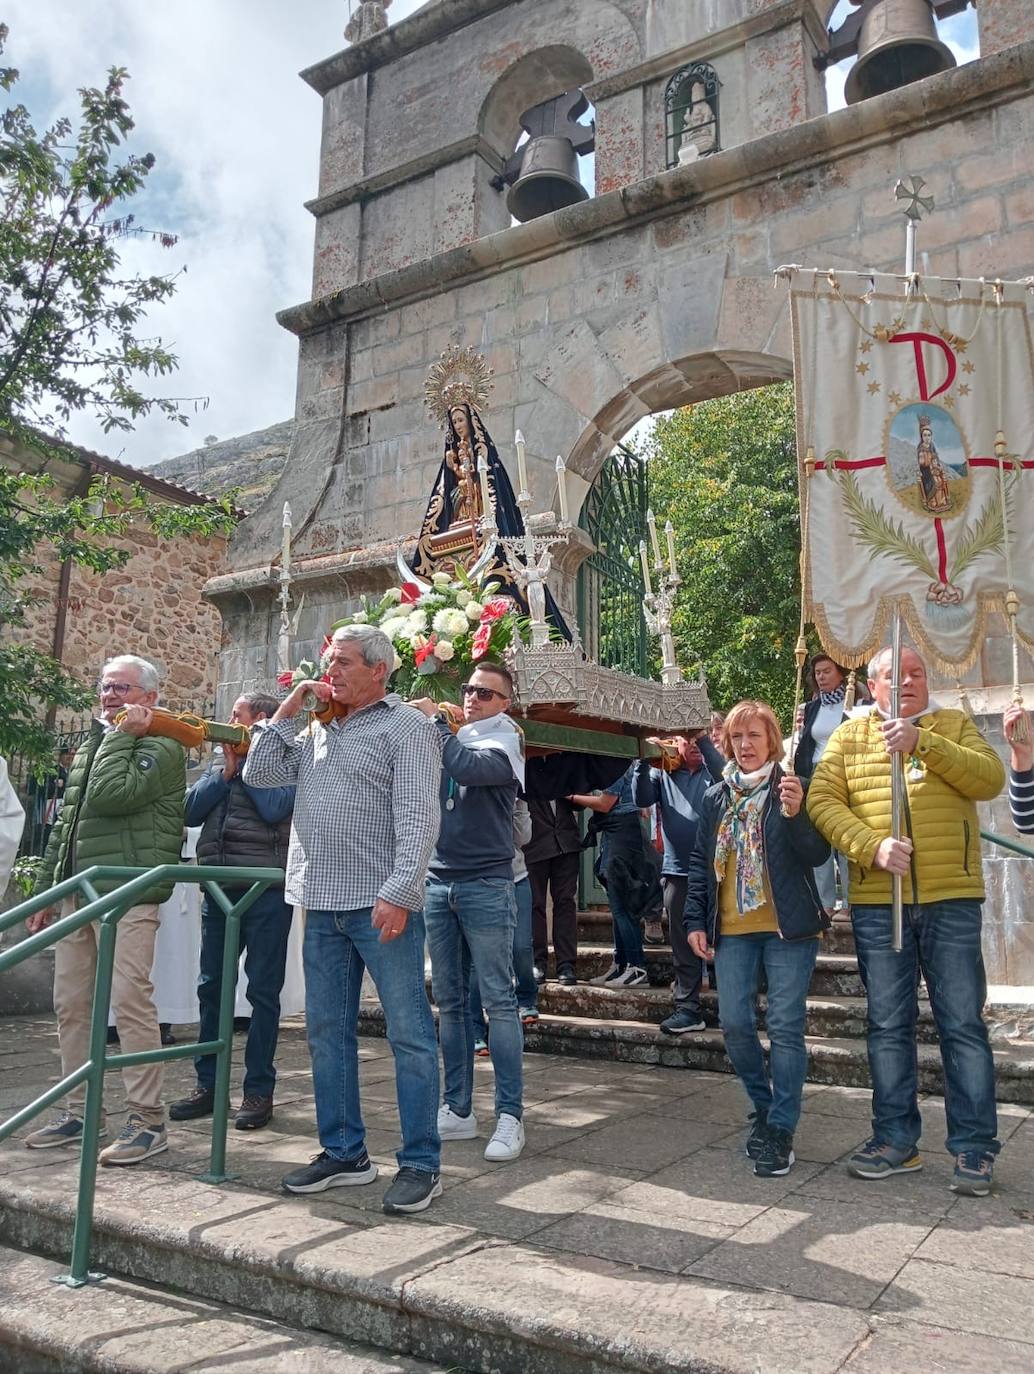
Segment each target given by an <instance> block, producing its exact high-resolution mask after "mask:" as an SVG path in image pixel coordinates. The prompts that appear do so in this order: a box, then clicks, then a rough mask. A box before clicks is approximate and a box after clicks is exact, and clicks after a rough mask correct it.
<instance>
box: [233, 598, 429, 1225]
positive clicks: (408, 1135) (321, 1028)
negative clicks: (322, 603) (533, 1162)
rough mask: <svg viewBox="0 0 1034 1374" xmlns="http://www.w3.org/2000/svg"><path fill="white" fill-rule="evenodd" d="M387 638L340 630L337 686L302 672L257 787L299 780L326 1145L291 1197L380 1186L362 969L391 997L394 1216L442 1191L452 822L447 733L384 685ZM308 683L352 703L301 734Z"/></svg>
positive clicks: (259, 736)
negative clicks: (367, 1101)
mask: <svg viewBox="0 0 1034 1374" xmlns="http://www.w3.org/2000/svg"><path fill="white" fill-rule="evenodd" d="M394 660H395V651H394V649H393V647H392V645H391V641H390V640H389V639H388V637H387V636H386V635H385V634H384V633H383V632H382V631H381V630H378V629H376V628H375V627H374V626H371V625H347V626H345V627H344V628H343V629H340V630H338V631H337V632H336V633H335V634H334V637H333V641H332V643H331V645H330V648H329V650H328V653H327V656H326V659H325V667H326V673H327V677H328V678H329V684H328V683H326V682H303V683H301V684H300V685H299V686H298V687H296V688H295V689H294V691H293V692H292V693H291V695H290V696H289V697H288V698H287V700H286V701H285V702H284V703H283V705H282V706H281V707H280V709H279V710H278V711H277V712H276V714H275V715H274V717H273V720H272V722H271V723H270V724H269V725H268V726H266V727H264V728H262V729H257V730H256V731H255V734H254V736H253V740H252V745H251V750H250V752H249V754H248V759H247V763H246V764H245V768H244V780H245V782H247V783H249V784H250V785H251V786H252V787H284V786H289V785H293V786H295V787H296V788H297V791H296V794H295V808H294V823H293V827H292V830H291V844H290V850H289V853H288V860H287V886H286V895H287V901H288V902H294V903H299V904H301V905H303V906H304V907H305V908H306V911H307V917H306V923H305V944H304V961H305V1019H306V1025H307V1029H308V1038H309V1051H310V1054H311V1055H312V1078H313V1086H314V1089H315V1093H316V1122H317V1126H318V1129H319V1137H320V1145H321V1146H322V1147H323V1148H322V1151H321V1152H320V1154H319V1155H317V1156H316V1158H315V1159H314V1160H313V1162H312V1163H311V1164H309V1165H307V1166H306V1167H304V1168H301V1169H296V1170H294V1171H293V1172H292V1173H289V1174H287V1175H286V1177H285V1178H284V1180H283V1186H284V1188H285V1189H286V1190H287V1191H288V1192H292V1193H317V1192H322V1191H323V1190H324V1189H326V1188H333V1187H348V1186H351V1185H354V1184H362V1183H370V1182H372V1181H373V1179H375V1178H376V1177H377V1166H376V1165H375V1164H372V1163H371V1162H370V1158H369V1156H368V1154H367V1153H366V1143H365V1130H364V1127H363V1119H362V1113H361V1110H360V1104H359V1053H358V1040H357V1026H358V1016H359V994H360V989H361V985H362V978H363V973H364V972H365V971H366V970H369V972H370V975H371V977H372V978H373V981H374V983H375V984H376V987H377V993H378V996H379V997H380V1000H381V1005H382V1006H383V1008H384V1016H385V1021H386V1024H387V1031H388V1042H389V1044H390V1045H391V1049H392V1053H393V1054H394V1056H395V1083H396V1089H397V1094H398V1106H399V1117H400V1118H401V1123H402V1149H401V1151H400V1152H399V1154H398V1163H399V1171H398V1173H397V1174H396V1176H395V1180H394V1182H393V1183H392V1184H391V1186H390V1187H389V1188H388V1190H387V1192H386V1193H385V1195H384V1210H385V1211H386V1212H422V1211H424V1210H425V1208H427V1207H429V1206H430V1204H431V1201H432V1199H433V1198H435V1197H437V1196H438V1195H439V1194H440V1193H441V1191H442V1185H441V1180H440V1176H439V1164H440V1151H441V1142H440V1139H439V1136H438V1129H437V1125H436V1121H437V1113H438V1051H437V1044H436V1041H435V1031H434V1020H433V1017H432V1015H431V1008H430V1005H429V1004H428V1001H427V992H426V988H425V983H424V924H423V918H422V916H421V908H422V906H423V899H424V892H423V888H424V877H425V875H426V873H427V866H428V861H429V860H430V857H431V851H432V850H433V849H434V844H435V839H436V837H437V835H438V828H439V824H440V820H441V813H440V810H439V802H438V780H439V778H440V776H441V749H442V745H441V739H440V737H439V734H438V732H437V730H436V729H435V728H434V726H433V725H432V724H431V723H430V722H429V721H428V720H427V719H426V718H425V717H424V716H423V715H421V714H420V712H419V711H416V710H414V709H413V708H412V707H410V706H407V705H406V704H405V703H404V702H403V701H401V700H400V698H399V697H398V696H396V695H395V694H394V693H386V691H385V687H386V683H387V679H388V676H389V674H390V673H391V671H392V666H393V664H394ZM306 692H313V693H315V695H316V696H318V697H319V698H320V699H321V700H323V701H328V700H330V698H331V697H333V699H334V701H335V702H337V703H340V704H341V705H342V706H344V707H345V708H346V711H345V714H344V715H341V716H335V717H334V719H333V720H332V721H331V722H330V723H329V724H328V725H320V724H314V725H313V726H312V728H311V729H310V730H309V731H307V732H303V733H302V734H300V735H296V734H295V724H294V717H295V716H296V715H297V714H298V712H299V711H300V710H301V709H302V700H303V698H304V696H305V694H306Z"/></svg>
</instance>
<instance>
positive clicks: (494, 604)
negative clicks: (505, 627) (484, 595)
mask: <svg viewBox="0 0 1034 1374" xmlns="http://www.w3.org/2000/svg"><path fill="white" fill-rule="evenodd" d="M509 609H510V601H509V598H508V597H505V596H494V597H493V598H492V600H491V601H486V602H485V605H484V609H483V610H482V612H481V624H482V625H484V624H485V623H486V621H487V622H488V623H489V624H491V623H492V622H493V621H496V620H502V618H503V616H504V615H506V613H507V611H508V610H509Z"/></svg>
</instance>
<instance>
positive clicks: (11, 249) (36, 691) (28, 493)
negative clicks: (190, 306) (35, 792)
mask: <svg viewBox="0 0 1034 1374" xmlns="http://www.w3.org/2000/svg"><path fill="white" fill-rule="evenodd" d="M6 38H7V28H6V26H5V25H2V24H0V54H2V52H3V46H4V42H5V40H6ZM17 80H18V73H17V71H15V70H14V68H12V67H3V66H0V87H2V88H3V89H4V90H6V91H11V90H12V89H13V87H14V85H15V84H16V82H17ZM126 80H127V74H126V72H125V71H124V70H122V69H121V68H117V67H113V68H112V69H111V70H110V72H109V73H108V79H107V82H106V84H105V86H104V88H103V89H102V90H81V91H80V92H79V100H80V107H81V112H80V118H79V123H78V127H77V128H74V127H73V124H72V122H71V121H70V120H68V119H59V120H57V122H56V123H55V124H54V125H53V126H52V127H51V128H49V129H47V130H46V131H45V132H43V133H42V134H41V133H37V131H36V129H35V126H34V125H33V123H32V120H31V118H30V115H29V112H28V111H27V110H26V108H25V107H24V105H20V104H12V105H10V106H8V108H7V109H5V110H4V112H3V115H2V117H0V434H2V435H6V436H7V437H8V438H9V439H10V440H11V441H12V444H13V451H14V453H15V454H17V452H18V451H19V449H21V450H24V449H25V448H32V449H36V450H39V451H42V452H44V453H49V454H53V455H55V456H58V457H60V456H61V452H62V439H63V437H64V434H65V424H66V422H67V421H68V420H69V419H70V417H71V416H72V415H73V414H74V413H76V412H79V411H88V412H91V413H92V414H93V415H94V416H95V418H97V419H98V420H99V421H100V423H101V424H102V426H103V427H104V428H105V429H106V430H112V429H120V430H125V429H131V428H132V426H133V422H134V421H135V420H137V419H139V418H140V417H141V416H143V415H146V414H148V413H149V412H150V411H152V410H158V411H160V412H163V413H164V414H166V415H168V416H169V417H170V418H171V419H174V420H181V421H182V422H183V423H186V417H185V416H184V415H183V414H182V413H181V411H180V402H179V401H178V400H176V399H174V398H169V397H152V396H147V395H145V394H144V392H143V391H142V390H141V389H140V382H141V380H142V379H143V378H145V377H154V376H159V375H163V374H167V373H169V372H171V371H172V370H173V368H174V367H175V365H176V359H175V357H174V356H173V355H172V353H170V352H169V351H168V349H166V348H165V346H164V345H163V344H162V341H161V339H151V340H142V339H138V338H137V337H136V335H135V333H134V329H135V327H136V326H137V324H138V323H139V322H140V320H141V318H142V316H143V315H144V313H145V312H146V310H147V309H148V307H149V306H152V305H154V304H157V303H160V302H162V301H164V300H167V299H168V297H169V296H170V295H171V294H172V292H173V291H174V289H175V282H174V280H173V279H172V278H171V277H167V276H165V277H163V276H151V277H139V276H126V275H123V274H122V272H121V270H120V262H119V253H118V248H119V244H120V243H121V242H122V241H124V240H125V238H126V236H127V235H128V234H130V233H132V232H135V229H134V225H133V217H132V216H131V215H128V214H121V215H120V214H119V213H117V212H118V211H119V209H120V207H122V206H123V205H124V203H125V202H126V201H127V200H128V199H129V198H130V197H132V196H133V195H135V194H136V193H137V192H138V191H140V189H141V188H142V187H143V185H144V182H145V180H146V177H147V175H148V173H149V172H150V170H151V168H152V167H153V166H154V158H153V157H152V156H151V154H149V153H148V154H146V155H143V156H137V155H135V154H126V155H125V156H123V157H122V159H121V161H119V160H116V151H115V150H116V149H117V148H118V147H119V145H120V144H121V143H122V141H123V140H124V139H125V138H126V137H127V135H128V134H129V133H130V131H131V130H132V128H133V121H132V118H131V117H130V113H129V107H128V105H127V104H126V102H125V100H124V98H123V94H122V92H123V87H124V84H125V82H126ZM153 237H157V238H158V239H159V240H160V241H161V242H162V243H163V244H164V245H166V246H169V245H171V244H172V243H174V242H175V239H173V238H171V237H170V236H169V235H153ZM10 466H11V465H10V463H9V462H8V464H7V467H6V468H5V467H4V466H0V636H2V640H0V700H2V701H3V704H4V709H3V712H0V754H4V755H8V754H10V753H13V752H19V753H21V754H23V755H24V756H26V757H27V759H28V760H29V761H31V762H32V763H33V764H34V765H35V767H36V769H37V772H38V773H40V774H42V773H43V772H45V771H48V770H52V769H53V767H54V758H53V741H52V739H51V737H50V734H49V732H48V730H47V728H46V725H45V723H44V722H43V720H42V719H41V717H42V715H43V714H44V713H45V711H46V709H47V708H48V707H49V708H51V709H55V708H56V709H60V708H72V709H75V708H80V709H81V708H82V707H83V706H84V705H85V704H86V703H88V701H89V700H90V698H91V696H92V693H91V691H90V690H89V689H88V688H86V687H85V686H84V685H83V684H82V683H80V682H79V681H78V680H77V679H76V678H75V677H74V676H72V675H71V674H70V673H68V672H67V671H66V670H65V669H64V668H63V667H62V665H61V664H59V663H57V662H56V661H55V660H54V659H53V658H51V657H49V656H48V655H47V654H44V653H42V652H40V650H38V649H36V648H35V647H34V646H33V645H31V644H28V643H15V642H12V640H13V639H14V638H16V637H17V629H18V627H19V626H20V625H22V624H24V622H25V613H26V610H27V608H28V607H29V606H30V605H31V604H32V601H33V599H34V596H36V595H38V594H35V593H32V592H31V591H29V590H27V587H26V580H27V579H31V578H33V577H37V576H38V575H40V574H41V573H42V571H43V569H42V564H41V562H40V557H41V555H43V554H44V553H45V551H47V550H51V551H53V553H54V554H56V556H57V558H58V559H59V560H62V561H63V560H65V559H69V560H71V561H72V562H73V563H76V564H78V565H80V566H81V567H86V568H90V569H93V570H94V571H96V572H101V573H103V572H106V571H109V570H111V569H114V568H119V567H122V566H123V565H124V564H125V563H126V562H127V561H128V560H129V558H130V556H131V553H130V551H129V550H128V549H125V548H116V547H112V546H111V544H110V543H109V542H108V541H109V540H110V539H111V538H113V537H120V536H124V535H126V534H127V533H128V532H130V531H131V530H132V528H133V527H134V526H137V527H139V526H140V525H147V526H148V527H149V528H151V529H153V530H154V531H155V532H156V533H157V534H159V535H160V536H162V537H164V538H173V537H175V536H176V535H180V534H202V535H204V534H211V533H213V532H216V531H219V532H223V533H228V532H229V530H230V529H231V528H232V526H233V507H232V499H233V493H230V494H228V495H227V496H225V497H224V498H223V500H222V502H221V503H220V504H218V505H209V506H162V505H157V504H152V503H151V502H149V501H148V499H147V497H146V496H145V494H144V492H143V491H142V490H141V489H140V488H139V487H133V486H128V487H127V486H124V485H122V484H119V483H111V482H109V481H107V480H106V479H104V478H98V479H96V480H95V481H94V483H93V484H92V485H91V487H90V489H89V491H88V492H86V493H85V494H83V495H80V496H73V497H71V498H65V497H63V496H62V497H61V498H60V499H55V497H54V495H53V482H52V480H51V478H50V477H48V476H45V475H33V474H27V473H19V472H12V471H10V470H9V469H10ZM12 630H13V631H14V632H15V634H14V635H12V633H11V631H12Z"/></svg>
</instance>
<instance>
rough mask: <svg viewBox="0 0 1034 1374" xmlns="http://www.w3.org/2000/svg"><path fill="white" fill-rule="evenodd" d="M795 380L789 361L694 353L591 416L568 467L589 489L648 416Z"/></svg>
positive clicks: (735, 353) (729, 353)
mask: <svg viewBox="0 0 1034 1374" xmlns="http://www.w3.org/2000/svg"><path fill="white" fill-rule="evenodd" d="M792 377H793V365H792V363H791V361H790V359H789V358H784V357H781V356H779V355H778V354H774V353H751V352H746V351H743V350H739V349H716V350H713V351H710V352H702V353H692V354H689V355H687V356H686V357H683V358H678V359H675V360H673V361H672V362H669V363H665V364H663V365H662V366H661V367H657V368H655V369H654V370H653V371H651V372H648V373H646V374H645V375H644V376H642V377H639V378H637V379H636V380H634V381H630V382H629V383H627V385H626V386H624V387H623V388H622V389H621V390H620V391H619V392H617V393H616V394H615V395H614V397H613V398H612V399H611V400H610V401H609V402H608V403H607V404H606V405H604V406H603V407H601V408H600V409H599V410H598V411H597V412H596V414H595V415H593V416H592V418H591V421H590V423H589V424H588V425H586V426H585V427H584V428H583V430H582V432H581V434H580V435H579V437H578V439H577V440H576V442H575V444H574V446H573V447H572V449H571V451H570V454H569V456H568V458H567V465H568V468H569V469H570V470H571V472H572V473H574V474H576V475H577V476H578V477H579V478H580V479H581V482H582V483H584V485H585V490H588V488H589V486H591V484H592V482H593V481H594V480H595V478H596V475H597V474H598V473H599V470H600V468H601V467H602V466H603V463H604V462H605V460H606V459H607V457H608V455H609V454H610V453H611V451H612V450H613V448H614V446H615V445H616V444H617V443H619V442H620V440H621V439H623V438H624V436H625V435H626V434H627V433H628V431H629V430H630V429H631V428H632V427H633V425H635V424H637V423H638V422H639V421H640V420H642V419H644V418H645V417H646V416H647V415H654V414H656V413H657V412H658V411H660V410H675V409H677V408H678V407H679V406H686V405H692V404H693V403H695V402H697V401H708V400H711V399H712V397H715V396H728V395H730V394H732V393H733V392H736V391H750V390H751V389H752V388H754V387H759V386H768V385H769V384H770V383H772V382H784V381H788V380H790V379H791V378H792Z"/></svg>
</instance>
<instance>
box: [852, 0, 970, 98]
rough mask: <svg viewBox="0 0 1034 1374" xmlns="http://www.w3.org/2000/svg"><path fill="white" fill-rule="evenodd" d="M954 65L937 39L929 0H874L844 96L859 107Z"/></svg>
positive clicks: (853, 1) (861, 30)
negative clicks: (860, 101)
mask: <svg viewBox="0 0 1034 1374" xmlns="http://www.w3.org/2000/svg"><path fill="white" fill-rule="evenodd" d="M852 3H857V0H852ZM954 66H955V57H954V54H953V53H952V51H951V49H950V48H948V47H946V46H945V44H944V43H942V42H941V41H940V39H939V38H938V37H937V21H936V20H935V18H934V14H933V10H932V8H931V4H930V0H870V7H869V8H868V9H867V10H866V12H865V14H864V15H863V16H862V23H861V29H860V31H859V33H858V61H857V62H856V63H855V65H854V66H853V67H852V68H851V70H850V72H849V73H848V77H847V83H846V85H845V86H844V99H845V100H846V101H847V103H848V105H854V104H856V103H857V102H858V101H859V100H868V99H869V97H870V96H874V95H883V93H884V92H885V91H896V90H897V89H898V88H899V87H900V86H907V85H909V84H910V83H911V82H913V81H921V80H922V79H923V77H925V76H935V75H936V74H937V73H938V72H944V71H947V70H948V68H949V67H954Z"/></svg>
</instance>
